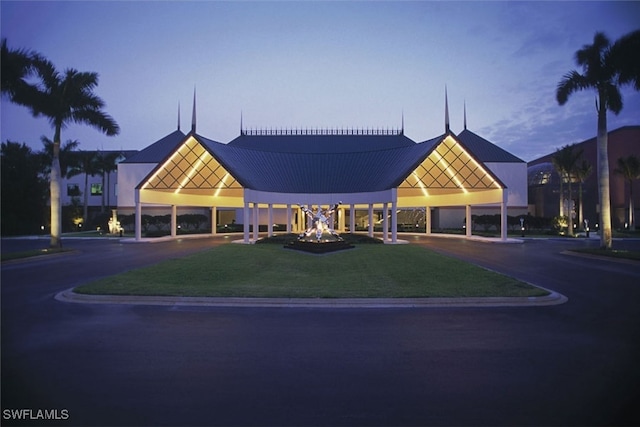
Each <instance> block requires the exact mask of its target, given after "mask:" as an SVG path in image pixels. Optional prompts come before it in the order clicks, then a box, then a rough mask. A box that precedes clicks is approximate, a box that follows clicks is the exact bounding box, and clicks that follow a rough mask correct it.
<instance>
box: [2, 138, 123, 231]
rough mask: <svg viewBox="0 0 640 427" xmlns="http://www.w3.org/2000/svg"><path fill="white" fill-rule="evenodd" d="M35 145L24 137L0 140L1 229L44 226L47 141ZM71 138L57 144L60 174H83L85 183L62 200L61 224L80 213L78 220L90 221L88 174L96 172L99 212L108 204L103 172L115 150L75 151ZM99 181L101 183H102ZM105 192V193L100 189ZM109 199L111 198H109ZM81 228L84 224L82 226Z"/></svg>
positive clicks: (67, 226)
mask: <svg viewBox="0 0 640 427" xmlns="http://www.w3.org/2000/svg"><path fill="white" fill-rule="evenodd" d="M42 142H43V148H42V150H41V151H35V152H34V151H33V150H32V149H31V147H29V146H28V145H26V144H24V143H17V142H12V141H6V142H3V143H2V149H1V152H0V158H1V159H2V164H1V168H2V181H1V182H0V185H1V195H2V198H1V204H0V207H1V212H0V214H1V216H0V227H1V232H2V235H20V234H36V233H44V232H48V231H49V229H50V222H49V221H50V217H49V209H50V208H49V203H48V201H49V198H50V193H49V173H50V168H51V158H52V148H53V147H52V143H51V141H50V140H49V139H47V138H45V137H43V138H42ZM78 145H79V144H78V142H77V141H67V142H66V143H65V144H63V145H62V147H61V149H60V154H59V159H60V177H61V178H71V177H73V176H76V175H80V174H85V184H84V186H83V187H82V188H80V189H79V191H78V194H76V195H75V196H76V197H74V199H73V203H72V204H71V205H68V206H62V216H61V219H62V229H63V231H71V230H72V229H73V222H72V220H73V218H77V217H80V216H82V218H83V223H84V224H85V226H86V225H89V224H90V220H91V219H90V218H89V215H88V204H89V203H88V197H87V196H88V194H89V192H90V189H89V188H88V182H87V178H88V177H89V176H101V179H102V186H103V192H102V201H101V209H100V212H101V213H103V212H105V209H106V207H108V206H110V205H111V202H112V201H111V200H109V198H108V190H107V189H106V188H108V181H109V178H108V177H109V174H110V172H112V171H115V170H116V169H117V160H118V158H119V157H120V153H118V152H99V151H76V148H77V147H78ZM105 182H106V183H107V187H105ZM105 193H107V194H105ZM113 202H115V201H113ZM85 228H86V227H85Z"/></svg>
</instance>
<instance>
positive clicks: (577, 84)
mask: <svg viewBox="0 0 640 427" xmlns="http://www.w3.org/2000/svg"><path fill="white" fill-rule="evenodd" d="M594 87H595V85H594V84H593V83H592V82H590V81H588V79H587V78H586V77H585V76H583V75H582V74H580V73H578V72H577V71H575V70H574V71H570V72H568V73H567V74H565V75H564V76H562V80H560V82H558V86H557V88H556V100H557V101H558V104H560V105H564V104H565V103H566V102H567V100H568V99H569V96H570V95H572V94H573V93H574V92H578V91H580V90H584V89H588V88H594Z"/></svg>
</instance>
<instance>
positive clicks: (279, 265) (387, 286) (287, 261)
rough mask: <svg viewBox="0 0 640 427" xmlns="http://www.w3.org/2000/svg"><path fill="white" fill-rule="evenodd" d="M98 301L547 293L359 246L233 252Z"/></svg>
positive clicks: (400, 250) (174, 266)
mask: <svg viewBox="0 0 640 427" xmlns="http://www.w3.org/2000/svg"><path fill="white" fill-rule="evenodd" d="M75 291H76V292H78V293H83V294H94V295H100V294H103V295H145V296H149V295H156V296H201V297H202V296H207V297H284V298H383V297H385V298H419V297H531V296H543V295H547V294H548V292H547V291H545V290H543V289H540V288H537V287H534V286H531V285H529V284H526V283H523V282H521V281H519V280H516V279H514V278H511V277H507V276H504V275H501V274H498V273H496V272H492V271H489V270H486V269H483V268H481V267H478V266H475V265H472V264H468V263H466V262H462V261H459V260H456V259H454V258H450V257H447V256H444V255H441V254H438V253H436V252H433V251H431V250H428V249H425V248H423V247H419V246H413V245H358V246H357V247H356V248H354V249H350V250H347V251H341V252H339V253H333V254H329V255H320V256H318V255H311V254H307V253H302V252H297V251H291V250H286V249H284V248H283V247H282V246H280V245H236V244H227V245H223V246H219V247H215V248H212V249H210V250H207V251H204V252H200V253H197V254H194V255H191V256H188V257H185V258H181V259H172V260H169V261H165V262H162V263H160V264H157V265H154V266H150V267H145V268H141V269H137V270H132V271H128V272H126V273H122V274H118V275H114V276H111V277H107V278H103V279H101V280H98V281H95V282H91V283H88V284H86V285H83V286H80V287H78V288H76V289H75Z"/></svg>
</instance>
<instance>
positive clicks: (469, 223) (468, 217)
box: [465, 205, 473, 237]
mask: <svg viewBox="0 0 640 427" xmlns="http://www.w3.org/2000/svg"><path fill="white" fill-rule="evenodd" d="M465 211H466V227H465V228H466V230H465V234H466V236H467V237H469V236H471V227H472V224H473V221H471V205H467V206H466V209H465Z"/></svg>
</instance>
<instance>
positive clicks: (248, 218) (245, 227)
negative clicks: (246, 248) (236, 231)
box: [242, 200, 251, 243]
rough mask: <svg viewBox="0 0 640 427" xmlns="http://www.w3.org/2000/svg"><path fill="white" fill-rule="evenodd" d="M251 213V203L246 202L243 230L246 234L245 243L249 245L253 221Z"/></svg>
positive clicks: (243, 212)
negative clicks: (250, 223)
mask: <svg viewBox="0 0 640 427" xmlns="http://www.w3.org/2000/svg"><path fill="white" fill-rule="evenodd" d="M250 213H251V211H250V208H249V202H247V201H246V200H245V201H244V209H243V211H242V214H243V216H244V218H243V219H242V222H243V224H242V228H243V230H242V231H243V232H244V239H243V240H244V242H245V243H249V222H250V221H251V215H250Z"/></svg>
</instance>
